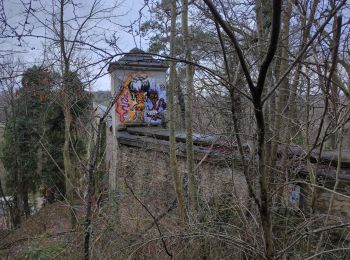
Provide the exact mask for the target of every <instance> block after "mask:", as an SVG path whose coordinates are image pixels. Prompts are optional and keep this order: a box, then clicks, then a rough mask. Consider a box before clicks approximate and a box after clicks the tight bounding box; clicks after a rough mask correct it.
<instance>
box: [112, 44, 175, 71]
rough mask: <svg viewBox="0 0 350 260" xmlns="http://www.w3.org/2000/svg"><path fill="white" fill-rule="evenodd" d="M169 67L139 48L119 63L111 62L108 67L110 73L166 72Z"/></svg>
mask: <svg viewBox="0 0 350 260" xmlns="http://www.w3.org/2000/svg"><path fill="white" fill-rule="evenodd" d="M168 67H169V66H168V65H167V64H165V63H164V62H163V61H161V60H159V59H154V58H153V57H152V55H151V54H149V53H147V52H145V51H143V50H140V49H138V48H133V49H131V50H130V51H129V52H128V53H126V54H125V55H124V56H123V57H121V58H120V59H119V60H118V61H115V62H111V63H110V64H109V66H108V72H112V71H114V70H118V69H119V70H128V69H130V70H134V69H142V70H160V71H166V70H167V69H168Z"/></svg>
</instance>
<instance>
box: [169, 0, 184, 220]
mask: <svg viewBox="0 0 350 260" xmlns="http://www.w3.org/2000/svg"><path fill="white" fill-rule="evenodd" d="M176 16H177V15H176V1H172V3H171V35H170V57H173V56H174V53H175V35H176ZM175 81H176V64H175V62H171V63H170V79H169V107H170V111H169V112H170V122H169V131H170V136H169V141H170V172H171V173H172V176H173V178H174V186H175V191H176V197H177V201H178V205H179V211H180V212H179V213H180V219H181V220H182V221H183V222H185V221H186V219H187V215H186V208H185V196H184V193H183V186H182V177H181V175H180V173H179V171H178V168H177V159H176V137H175V130H176V124H175V121H176V115H175V104H174V95H175V83H176V82H175Z"/></svg>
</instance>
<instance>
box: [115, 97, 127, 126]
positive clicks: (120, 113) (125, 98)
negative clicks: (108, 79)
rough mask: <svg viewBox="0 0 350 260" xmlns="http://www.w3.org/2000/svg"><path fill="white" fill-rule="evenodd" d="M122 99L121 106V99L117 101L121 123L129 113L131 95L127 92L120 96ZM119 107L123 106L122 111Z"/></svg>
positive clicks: (117, 110)
mask: <svg viewBox="0 0 350 260" xmlns="http://www.w3.org/2000/svg"><path fill="white" fill-rule="evenodd" d="M120 101H121V106H119V105H120V104H118V103H119V100H118V101H117V105H116V112H117V114H118V115H119V120H120V122H121V123H123V122H124V121H125V117H126V115H127V114H128V112H129V105H130V104H129V95H128V93H125V94H124V95H122V96H121V97H120ZM118 107H121V110H122V111H120V110H119V109H118Z"/></svg>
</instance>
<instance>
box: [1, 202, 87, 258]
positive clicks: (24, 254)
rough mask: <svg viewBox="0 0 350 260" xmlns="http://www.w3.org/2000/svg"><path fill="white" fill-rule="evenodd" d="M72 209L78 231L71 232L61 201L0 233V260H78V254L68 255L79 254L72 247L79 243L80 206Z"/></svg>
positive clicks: (80, 230)
mask: <svg viewBox="0 0 350 260" xmlns="http://www.w3.org/2000/svg"><path fill="white" fill-rule="evenodd" d="M75 208H76V214H77V219H78V228H77V229H76V230H74V231H72V230H71V229H70V211H69V207H68V205H66V204H65V203H63V202H56V203H54V204H51V205H47V206H45V207H43V208H42V209H40V210H39V211H38V212H37V213H36V214H34V215H33V216H31V217H29V218H28V219H26V220H24V221H23V223H22V225H21V227H19V228H18V229H16V230H13V231H11V232H8V231H7V232H6V231H0V259H75V258H77V259H80V258H81V255H72V254H70V253H72V252H75V253H74V254H76V252H79V250H77V248H76V247H77V246H80V243H81V241H82V237H81V236H82V225H79V223H82V217H83V212H84V211H83V206H82V205H79V206H76V207H75ZM79 226H81V228H80V227H79ZM74 247H75V248H74Z"/></svg>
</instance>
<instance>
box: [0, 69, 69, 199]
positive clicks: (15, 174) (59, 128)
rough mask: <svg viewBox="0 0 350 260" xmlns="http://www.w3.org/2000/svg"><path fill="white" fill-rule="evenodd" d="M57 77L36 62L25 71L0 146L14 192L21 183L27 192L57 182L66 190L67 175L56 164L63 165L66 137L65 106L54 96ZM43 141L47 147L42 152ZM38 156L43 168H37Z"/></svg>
mask: <svg viewBox="0 0 350 260" xmlns="http://www.w3.org/2000/svg"><path fill="white" fill-rule="evenodd" d="M56 79H58V76H57V74H55V73H51V72H48V71H47V70H44V69H41V68H39V67H36V66H34V67H32V68H30V69H28V70H27V71H26V72H25V73H24V74H23V78H22V87H21V88H20V89H19V90H18V93H17V97H16V99H15V104H14V106H13V108H12V111H11V114H10V117H9V119H8V121H7V122H6V126H5V132H4V142H3V144H2V147H1V148H2V149H1V150H2V154H1V159H2V161H3V164H4V167H5V169H6V172H7V181H6V184H7V188H8V191H10V192H11V193H15V192H18V190H19V188H18V186H20V187H21V189H23V187H26V189H27V190H26V191H25V192H29V191H32V192H36V191H37V190H38V188H39V187H40V186H44V187H50V186H57V187H58V188H59V189H60V190H61V191H62V192H64V186H63V185H62V184H63V183H64V179H63V176H62V174H59V169H58V168H57V166H56V164H57V165H59V166H60V167H62V150H61V147H62V145H63V141H64V140H63V130H64V116H63V112H62V108H61V106H60V105H59V104H57V103H56V102H54V101H53V98H52V96H53V95H54V94H55V92H54V91H55V82H56ZM40 143H42V144H43V145H44V146H45V148H46V150H45V151H44V150H42V151H41V153H39V151H40V150H39V149H42V147H41V144H40ZM47 152H48V153H49V154H50V156H49V155H48V153H47ZM39 154H41V156H40V158H39ZM51 157H52V159H54V160H55V162H56V164H54V163H53V162H52V159H51ZM39 160H40V163H41V165H42V171H41V172H39V171H38V166H39V164H38V162H39ZM49 183H50V184H49Z"/></svg>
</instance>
